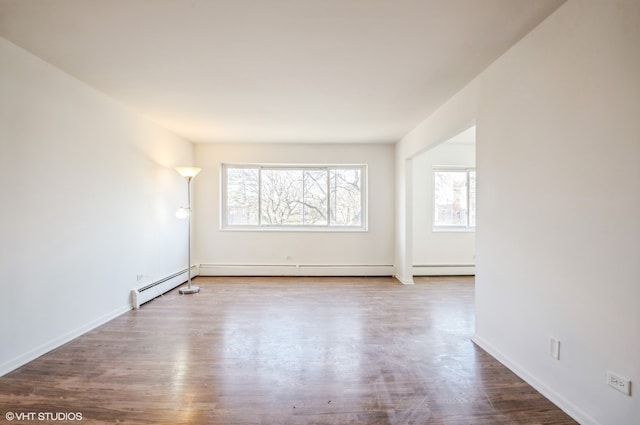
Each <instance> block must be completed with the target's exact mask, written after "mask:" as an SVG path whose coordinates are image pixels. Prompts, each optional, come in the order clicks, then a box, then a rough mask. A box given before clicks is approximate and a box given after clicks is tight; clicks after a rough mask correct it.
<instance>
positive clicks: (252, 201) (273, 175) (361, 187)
mask: <svg viewBox="0 0 640 425" xmlns="http://www.w3.org/2000/svg"><path fill="white" fill-rule="evenodd" d="M222 174H223V176H222V182H223V184H222V225H223V228H226V229H270V230H279V229H281V230H293V229H314V230H323V229H326V230H364V229H366V208H365V205H366V199H365V194H366V190H365V188H366V166H364V165H354V166H342V165H340V166H333V165H331V166H324V165H322V166H288V165H287V166H284V165H234V164H224V165H223V166H222Z"/></svg>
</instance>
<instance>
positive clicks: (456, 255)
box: [413, 127, 476, 275]
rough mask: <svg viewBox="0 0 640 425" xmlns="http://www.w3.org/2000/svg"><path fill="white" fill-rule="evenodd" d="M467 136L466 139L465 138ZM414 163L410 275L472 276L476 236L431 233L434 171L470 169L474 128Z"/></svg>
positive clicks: (473, 154) (417, 158)
mask: <svg viewBox="0 0 640 425" xmlns="http://www.w3.org/2000/svg"><path fill="white" fill-rule="evenodd" d="M467 135H468V136H467ZM457 137H458V136H455V137H454V138H453V139H451V140H449V141H447V142H444V143H442V144H441V145H438V146H436V147H434V148H432V149H429V150H428V151H426V152H424V153H423V154H421V155H418V156H416V157H415V158H414V160H413V181H414V184H413V274H414V275H442V274H458V275H460V274H473V272H474V268H473V265H474V264H475V249H476V245H475V242H476V235H475V232H468V231H436V232H434V231H433V210H434V205H433V198H434V182H433V172H434V167H439V166H459V167H467V168H473V167H475V165H476V157H475V152H476V150H475V127H471V128H470V129H468V130H465V132H463V133H462V135H461V137H466V138H468V137H471V138H472V140H471V141H469V140H467V139H466V138H465V139H464V140H458V139H457Z"/></svg>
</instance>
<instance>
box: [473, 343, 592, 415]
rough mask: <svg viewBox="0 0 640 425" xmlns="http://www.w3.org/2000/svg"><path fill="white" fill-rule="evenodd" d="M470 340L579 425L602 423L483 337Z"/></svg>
mask: <svg viewBox="0 0 640 425" xmlns="http://www.w3.org/2000/svg"><path fill="white" fill-rule="evenodd" d="M471 340H472V341H473V342H474V343H475V344H476V345H477V346H478V347H480V348H482V349H483V350H484V351H486V352H487V353H489V354H490V355H491V356H492V357H494V358H495V359H496V360H498V361H499V362H500V363H502V364H503V365H504V366H506V367H507V368H508V369H509V370H511V371H512V372H513V373H515V374H516V375H518V376H519V377H520V378H522V379H523V380H524V381H525V382H526V383H527V384H529V385H531V386H532V387H533V388H535V389H536V391H538V392H539V393H540V394H542V395H543V396H545V397H546V398H547V399H549V401H551V402H552V403H553V404H555V405H556V406H558V407H559V408H560V409H562V410H563V411H564V412H565V413H566V414H567V415H569V416H571V417H572V418H573V419H574V420H575V421H577V422H578V423H580V424H581V425H602V424H600V423H599V422H598V421H596V420H595V419H594V418H592V417H591V416H589V415H588V414H586V413H585V412H584V411H582V409H580V408H579V407H578V406H576V405H575V404H573V403H571V402H570V401H568V400H567V399H566V398H564V397H563V396H562V395H561V394H560V393H558V392H556V391H554V390H553V389H552V388H550V387H549V386H547V385H546V384H545V383H544V382H542V381H540V380H539V379H538V378H536V377H535V376H534V375H533V374H531V373H529V371H527V370H526V369H524V368H523V367H521V366H520V365H519V364H518V363H516V362H515V361H513V360H512V359H511V358H509V357H508V356H506V355H504V354H503V353H502V352H500V350H498V349H497V348H496V347H494V346H493V345H491V344H490V343H489V342H487V341H486V340H485V339H483V338H482V337H481V336H479V335H477V334H476V335H474V336H473V338H471Z"/></svg>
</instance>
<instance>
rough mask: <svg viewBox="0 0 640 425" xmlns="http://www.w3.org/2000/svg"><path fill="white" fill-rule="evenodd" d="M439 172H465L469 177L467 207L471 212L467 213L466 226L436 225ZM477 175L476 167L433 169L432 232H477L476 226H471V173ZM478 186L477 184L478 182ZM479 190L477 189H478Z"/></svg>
mask: <svg viewBox="0 0 640 425" xmlns="http://www.w3.org/2000/svg"><path fill="white" fill-rule="evenodd" d="M438 172H464V173H466V175H467V194H466V196H467V206H468V209H469V211H467V224H466V225H442V224H436V208H437V206H436V174H437V173H438ZM472 172H473V173H476V169H475V167H463V166H438V167H433V174H432V177H433V184H432V193H431V201H432V203H433V209H432V211H431V213H432V215H433V217H432V231H433V232H475V231H476V226H475V224H474V225H470V218H471V202H470V196H469V195H470V184H469V181H470V178H469V174H470V173H472ZM476 179H477V173H476ZM476 184H477V182H476ZM476 190H477V189H476ZM476 209H477V206H476Z"/></svg>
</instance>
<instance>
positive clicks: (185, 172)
mask: <svg viewBox="0 0 640 425" xmlns="http://www.w3.org/2000/svg"><path fill="white" fill-rule="evenodd" d="M176 171H178V173H180V175H181V176H183V177H184V178H185V179H186V180H187V202H188V204H187V205H188V206H187V222H188V229H189V230H188V232H189V233H188V234H187V286H186V287H182V288H180V293H181V294H195V293H198V292H200V287H199V286H191V180H193V178H194V177H195V176H196V174H198V173H199V172H200V168H197V167H177V168H176Z"/></svg>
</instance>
